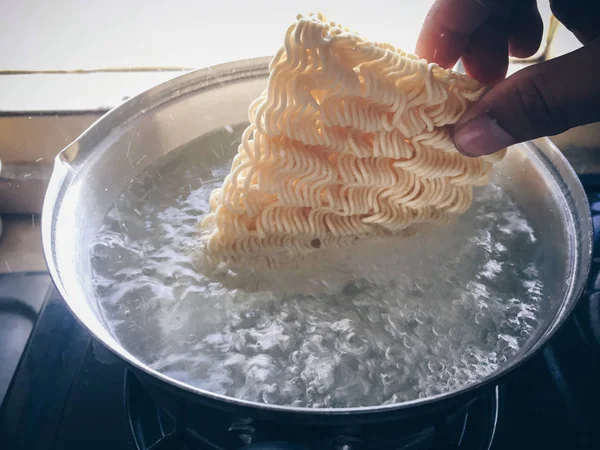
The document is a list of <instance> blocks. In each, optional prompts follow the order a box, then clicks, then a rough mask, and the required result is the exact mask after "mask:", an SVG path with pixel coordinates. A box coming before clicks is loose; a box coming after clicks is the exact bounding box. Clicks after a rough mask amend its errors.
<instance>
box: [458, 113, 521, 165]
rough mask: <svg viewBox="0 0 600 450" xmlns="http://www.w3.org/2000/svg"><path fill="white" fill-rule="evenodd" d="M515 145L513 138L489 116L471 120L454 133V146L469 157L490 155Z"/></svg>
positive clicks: (484, 115) (485, 115)
mask: <svg viewBox="0 0 600 450" xmlns="http://www.w3.org/2000/svg"><path fill="white" fill-rule="evenodd" d="M514 143H515V140H514V139H513V137H512V136H511V135H510V134H508V133H507V132H506V130H504V129H503V128H502V127H501V126H500V125H498V123H497V122H496V121H495V120H494V119H492V118H491V117H490V116H488V115H487V114H483V115H481V116H477V117H475V118H474V119H471V120H470V121H468V122H467V123H465V124H464V125H462V126H460V127H459V128H458V129H457V130H455V132H454V145H456V148H457V149H458V151H459V152H461V153H463V154H465V155H467V156H482V155H489V154H490V153H494V152H497V151H498V150H502V149H503V148H506V147H508V146H509V145H512V144H514Z"/></svg>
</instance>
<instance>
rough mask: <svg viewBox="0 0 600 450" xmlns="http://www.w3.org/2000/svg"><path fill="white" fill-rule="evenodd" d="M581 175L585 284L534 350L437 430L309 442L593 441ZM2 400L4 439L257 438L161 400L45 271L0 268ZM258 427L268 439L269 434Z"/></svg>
mask: <svg viewBox="0 0 600 450" xmlns="http://www.w3.org/2000/svg"><path fill="white" fill-rule="evenodd" d="M582 181H583V182H584V184H585V185H586V190H587V191H588V197H589V199H590V205H591V210H592V214H593V215H594V228H595V244H597V245H596V246H595V247H596V249H598V252H597V254H595V258H594V262H593V266H592V272H591V276H590V280H589V284H588V289H587V291H586V293H585V294H584V296H583V297H582V298H581V299H580V301H579V303H578V305H577V307H576V310H575V312H574V314H573V315H572V316H571V317H570V318H569V319H568V320H567V322H566V323H565V325H564V326H563V327H562V328H561V329H560V330H559V332H558V333H557V334H556V335H555V336H554V337H553V338H552V339H551V341H550V343H549V345H548V346H546V348H545V349H544V350H543V351H542V352H541V353H539V354H538V355H536V356H535V357H534V358H532V359H531V360H529V361H528V362H526V363H525V364H524V365H523V366H521V367H520V368H518V369H517V370H516V371H514V372H513V373H512V374H510V375H509V376H507V377H505V379H503V380H502V382H501V384H500V385H498V386H497V387H496V388H495V389H492V390H490V391H487V392H486V393H485V394H481V396H480V398H478V399H477V400H476V401H475V402H473V404H472V405H470V406H469V407H468V408H467V409H466V410H465V412H464V413H461V414H460V415H459V416H457V417H453V418H452V419H451V420H448V421H447V422H446V425H445V427H443V429H440V427H438V426H437V425H436V426H435V427H434V426H432V427H430V428H426V429H423V430H421V431H420V432H419V433H417V434H416V435H411V436H407V435H406V433H405V432H404V430H403V427H402V424H401V423H400V424H392V425H389V426H388V428H389V430H386V431H385V432H382V435H381V439H379V441H378V439H377V437H375V439H373V437H372V436H371V437H370V439H369V440H368V441H367V440H360V439H354V440H343V439H342V438H341V437H340V439H341V440H340V439H338V440H336V439H333V440H329V441H327V442H328V444H327V445H325V444H323V442H324V441H323V440H321V441H319V439H318V438H319V436H318V432H315V436H314V439H313V438H312V437H311V439H313V441H314V442H315V444H314V446H313V447H312V448H317V447H318V448H332V449H334V448H335V449H339V450H359V449H375V448H398V449H404V448H410V449H421V448H425V449H451V448H455V449H467V450H470V449H491V450H504V449H511V450H516V449H534V450H537V449H555V448H556V449H559V448H560V449H569V450H572V449H600V177H590V178H585V179H582ZM0 403H1V405H2V406H1V408H0V449H3V450H13V449H15V450H29V449H35V450H58V449H64V450H70V449H77V450H80V449H86V450H96V449H97V450H100V449H102V450H104V449H111V450H121V449H123V450H135V449H140V450H142V449H144V450H145V449H150V448H152V449H153V450H161V449H162V450H171V449H173V450H180V449H181V450H182V449H189V450H201V449H237V448H241V447H243V446H244V445H245V444H248V443H249V442H250V441H252V442H254V443H256V442H257V441H258V442H260V439H259V438H258V436H259V435H255V436H254V437H253V435H252V432H254V430H255V429H256V428H257V426H256V424H254V425H252V424H249V423H248V422H245V421H244V420H243V419H242V420H238V421H232V422H231V423H228V424H226V425H227V426H226V427H225V428H224V429H225V430H227V433H229V434H228V436H227V437H226V438H225V437H222V436H220V435H219V434H216V433H214V432H212V433H211V431H214V429H216V428H218V427H217V426H215V422H216V421H218V420H225V419H223V417H224V416H223V415H218V414H214V413H213V412H212V411H208V410H207V411H206V414H205V418H204V417H203V418H202V419H200V420H199V422H200V423H195V424H193V426H189V424H187V423H186V420H185V418H184V417H180V416H178V415H175V416H173V415H172V414H168V413H166V412H165V411H163V410H162V409H161V408H160V407H158V406H157V405H156V404H155V403H154V401H153V400H152V398H151V397H150V396H149V394H148V393H147V392H146V391H145V390H144V388H143V387H142V385H141V384H140V383H139V382H138V381H137V379H136V378H135V376H133V375H132V374H131V373H130V372H128V370H127V369H126V368H125V366H124V365H123V364H122V363H121V362H120V361H118V360H117V359H116V358H115V357H114V356H112V354H110V353H109V352H108V351H106V350H105V349H104V348H103V347H102V346H101V345H100V344H98V343H96V342H95V341H94V340H92V339H91V337H90V336H89V335H88V333H87V332H86V331H85V330H84V329H83V328H82V327H81V326H80V325H79V323H78V322H77V321H76V320H75V319H74V318H73V316H72V315H71V314H70V312H69V311H68V309H67V307H66V305H65V304H64V301H63V300H62V299H61V298H60V296H59V295H58V293H57V292H56V290H54V289H53V288H52V286H51V281H50V278H49V277H48V275H47V274H44V273H20V274H10V275H2V276H0ZM188 422H189V421H188ZM196 422H198V419H196ZM221 425H222V424H219V426H221ZM264 427H267V430H266V431H264V432H263V433H262V435H263V436H267V437H265V438H264V439H265V440H268V436H269V434H273V433H270V431H269V429H268V425H264V424H263V428H264ZM221 428H222V427H221ZM191 429H193V431H191ZM203 430H204V431H203ZM249 430H250V431H249ZM278 431H279V434H278V436H279V438H281V436H282V434H283V437H284V438H285V433H284V432H282V431H281V429H279V430H278ZM290 433H291V432H290ZM291 436H292V433H291V434H290V439H291ZM394 439H395V440H394ZM313 441H310V442H313ZM317 442H320V444H319V445H317V444H316V443H317ZM378 442H379V444H378ZM329 443H330V444H331V445H329ZM304 445H305V446H306V442H304ZM261 448H278V447H274V446H271V447H261ZM288 448H292V447H288Z"/></svg>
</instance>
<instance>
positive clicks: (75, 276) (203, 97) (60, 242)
mask: <svg viewBox="0 0 600 450" xmlns="http://www.w3.org/2000/svg"><path fill="white" fill-rule="evenodd" d="M268 61H269V59H268V58H259V59H252V60H246V61H240V62H233V63H229V64H224V65H221V66H216V67H212V68H207V69H203V70H198V71H195V72H193V73H189V74H186V75H184V76H181V77H179V78H176V79H174V80H171V81H169V82H166V83H164V84H161V85H159V86H157V87H154V88H152V89H150V90H148V91H146V92H144V93H143V94H140V95H138V96H137V97H135V98H132V99H131V100H129V101H127V102H125V103H124V104H122V105H121V106H119V107H117V108H115V109H114V110H112V111H111V112H109V113H108V114H106V115H105V116H104V117H102V118H101V119H100V120H99V121H98V122H96V123H95V124H94V125H93V126H92V127H90V128H89V129H88V130H87V131H86V132H85V133H84V134H83V135H82V136H81V137H79V138H78V139H77V140H76V141H75V142H73V143H72V144H71V145H70V146H69V147H67V148H66V149H65V150H63V151H62V152H61V153H60V154H59V156H58V157H57V159H56V165H55V169H54V173H53V175H52V179H51V181H50V185H49V188H48V191H47V194H46V199H45V204H44V210H43V218H42V228H43V242H44V251H45V255H46V259H47V263H48V267H49V269H50V273H51V274H52V277H53V279H54V282H55V283H56V286H57V288H58V289H59V291H60V293H61V294H62V296H63V297H64V299H65V301H66V302H67V304H68V306H69V307H70V309H71V311H72V312H73V314H74V315H75V316H76V317H77V318H78V319H79V321H80V322H81V323H82V324H83V325H84V326H85V327H86V328H87V329H88V330H89V332H90V333H91V334H92V335H93V336H94V337H95V338H96V339H97V340H99V341H100V342H102V343H103V344H104V345H105V346H106V347H108V348H109V349H110V350H112V351H113V352H114V353H115V354H116V355H118V356H119V357H120V358H122V359H123V360H124V361H126V362H127V363H128V364H129V365H130V366H131V367H132V368H134V369H135V371H136V372H137V373H138V374H139V376H140V378H141V379H142V380H145V381H152V380H154V381H155V382H157V383H158V384H159V385H160V389H159V390H162V389H164V388H166V389H167V390H171V391H176V392H179V393H180V394H183V396H184V397H186V398H187V399H188V400H191V401H201V402H209V403H212V404H216V405H218V406H223V407H231V408H241V409H243V410H246V411H248V413H249V414H250V413H252V411H255V412H257V413H260V414H277V415H278V417H279V418H281V417H282V415H285V414H288V415H290V417H291V416H292V415H293V416H294V417H295V418H296V419H297V418H298V417H300V416H303V417H309V416H310V417H312V418H314V417H321V418H332V417H334V418H335V417H337V418H347V417H356V416H357V415H358V416H363V417H364V416H369V415H370V416H373V415H377V414H380V413H386V412H387V413H390V412H392V411H395V412H396V413H398V412H401V411H406V410H411V409H412V410H415V408H416V407H426V406H434V405H439V404H440V402H441V401H442V400H445V401H450V400H452V399H456V398H457V396H458V395H459V394H465V395H468V394H472V393H473V391H474V389H476V388H478V387H482V386H485V385H487V384H489V382H491V381H493V380H495V379H497V378H498V377H500V376H502V375H504V374H506V373H507V372H508V371H510V370H511V369H513V368H515V367H516V366H517V365H518V364H520V363H521V362H522V361H524V360H525V359H527V358H528V357H530V356H531V355H533V354H534V353H535V352H537V351H538V350H540V348H541V347H542V346H543V345H544V343H545V342H546V341H547V340H548V339H549V338H550V337H551V336H552V335H553V334H554V332H555V331H556V330H557V328H558V327H559V326H560V325H561V323H562V322H563V321H564V320H565V318H566V317H567V315H568V314H569V312H570V311H571V310H572V309H573V306H574V305H575V303H576V301H577V299H578V297H579V295H580V294H581V292H582V290H583V288H584V285H585V282H586V279H587V275H588V270H589V266H590V259H591V252H592V228H591V218H590V213H589V208H588V204H587V200H586V197H585V193H584V191H583V188H582V186H581V184H580V183H579V180H578V179H577V176H576V175H575V173H574V171H573V170H572V169H571V167H570V166H569V164H568V163H567V162H566V160H565V158H564V157H563V156H562V154H561V153H560V151H558V150H557V149H556V148H555V147H554V146H553V145H552V144H551V142H550V141H549V140H548V139H542V140H539V141H537V142H529V143H526V144H522V145H518V146H515V147H514V148H512V149H511V150H510V151H509V153H508V155H507V157H506V158H505V160H504V161H503V162H502V163H501V164H500V165H499V166H498V168H497V171H496V174H495V182H496V183H497V184H499V185H500V186H502V187H503V189H505V190H506V191H507V192H508V193H509V194H510V195H511V196H512V197H513V199H514V200H515V201H516V202H517V203H518V204H519V205H520V207H521V209H522V210H524V211H525V212H526V216H527V218H528V220H529V221H530V223H531V224H532V225H533V226H534V228H535V229H536V230H537V232H538V235H539V239H538V244H539V246H540V250H541V251H542V252H543V254H544V257H545V262H544V266H543V273H542V277H543V282H544V286H545V296H546V297H547V298H546V299H545V302H546V305H548V307H547V310H545V311H544V312H543V314H542V317H540V318H539V323H540V326H539V328H538V329H537V330H536V332H535V333H534V334H533V336H532V337H531V338H530V339H529V341H528V342H526V343H525V345H524V346H523V348H522V349H521V351H520V353H519V354H518V356H517V357H516V358H514V359H513V360H512V361H510V362H509V363H507V364H506V365H504V366H503V367H501V368H499V370H497V371H496V372H494V373H492V374H490V375H489V376H488V377H486V378H484V379H482V380H481V381H480V382H479V383H477V384H475V385H470V386H467V387H463V388H462V389H459V390H457V391H454V392H450V393H445V394H440V395H436V396H434V397H430V398H425V399H418V400H414V401H410V402H405V403H402V404H395V405H386V406H380V407H368V408H347V409H326V410H325V409H323V410H315V409H308V408H295V407H284V406H277V405H266V404H258V403H252V402H248V401H242V400H238V399H234V398H229V397H225V396H222V395H217V394H214V393H211V392H207V391H204V390H202V389H199V388H197V387H194V386H189V385H186V384H184V383H182V382H180V381H178V380H175V379H172V378H169V377H167V376H165V375H163V374H161V373H159V372H157V371H155V370H153V369H151V368H150V367H147V366H146V365H144V364H143V363H142V362H141V361H139V360H138V359H136V358H135V357H134V356H132V355H131V354H130V353H129V352H128V351H127V350H126V349H124V348H123V347H122V346H121V345H120V344H119V342H118V341H117V340H116V339H115V337H114V336H113V335H112V334H111V333H110V331H109V330H108V328H107V327H106V326H105V324H104V321H103V319H102V316H101V314H100V311H99V308H98V305H97V304H96V300H95V297H94V293H93V291H92V285H91V282H90V281H91V266H90V242H91V241H92V237H93V236H94V235H95V233H96V232H97V230H98V228H99V226H100V224H101V222H102V220H103V217H104V215H105V214H106V212H107V211H108V209H109V208H110V206H111V204H112V203H113V201H114V200H115V199H116V198H117V197H118V195H119V194H120V193H121V192H122V191H123V190H124V188H125V187H126V186H127V185H128V183H130V181H131V180H132V179H133V178H135V177H136V176H137V175H138V174H140V173H141V172H142V171H143V170H144V168H145V167H147V166H149V165H150V164H152V163H154V162H155V161H156V160H158V159H159V158H161V157H163V156H165V155H166V154H167V153H169V152H171V151H172V150H174V149H177V148H178V147H180V146H182V145H184V144H186V143H188V142H190V141H192V140H195V139H196V138H198V137H200V136H202V135H204V134H206V133H209V132H212V131H215V130H220V129H223V127H227V126H231V125H236V124H241V123H244V122H246V121H247V108H248V105H249V104H250V102H251V100H252V99H254V98H255V97H256V96H258V95H259V94H260V93H261V91H262V90H263V89H264V88H265V85H266V80H267V75H268ZM206 151H207V152H209V151H210V149H206ZM416 409H419V408H416ZM324 420H326V419H324Z"/></svg>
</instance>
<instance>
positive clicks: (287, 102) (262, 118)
mask: <svg viewBox="0 0 600 450" xmlns="http://www.w3.org/2000/svg"><path fill="white" fill-rule="evenodd" d="M484 90H485V87H484V86H482V85H481V84H480V83H479V82H478V81H476V80H474V79H471V78H470V77H468V76H466V75H462V74H459V73H456V72H453V71H451V70H445V69H443V68H441V67H439V66H438V65H437V64H432V63H428V62H427V61H425V60H423V59H419V58H418V57H417V56H415V55H411V54H408V53H406V52H404V51H402V50H400V49H397V48H395V47H393V46H392V45H389V44H381V43H377V42H372V41H370V40H368V39H366V38H364V37H361V36H360V35H359V34H357V33H355V32H352V31H350V30H348V29H347V28H344V27H342V26H340V25H337V24H335V23H333V22H328V21H327V20H326V19H325V18H324V17H323V16H322V15H321V14H318V15H316V16H313V15H311V16H309V17H302V16H298V18H297V20H296V22H295V23H294V24H292V25H291V26H290V27H289V28H288V30H287V32H286V34H285V39H284V44H283V47H281V49H280V50H279V51H278V52H277V54H276V55H275V56H274V58H273V60H272V61H271V64H270V76H269V80H268V84H267V89H266V90H265V91H264V93H263V94H262V95H261V96H260V97H259V98H257V99H256V100H255V101H254V102H253V103H252V104H251V106H250V108H249V118H250V125H249V126H248V128H247V129H246V130H245V131H244V133H243V136H242V143H241V145H240V147H239V150H238V153H237V155H236V156H235V158H234V160H233V163H232V165H231V172H230V174H229V175H228V176H227V177H226V179H225V180H224V182H223V185H222V187H221V188H219V189H217V190H215V191H214V192H213V194H212V195H211V199H210V209H211V211H210V214H208V215H207V216H206V217H205V219H204V220H203V222H202V228H203V229H204V231H205V239H206V241H205V243H206V248H205V254H206V257H207V258H208V259H209V260H210V261H212V262H214V263H217V264H221V263H225V264H228V265H236V264H244V265H245V264H252V265H256V264H258V265H262V266H264V267H279V266H281V265H285V264H286V261H294V260H296V261H297V260H298V258H301V257H302V256H304V255H307V254H309V253H313V252H318V251H321V250H322V249H326V248H336V247H344V246H349V245H352V244H354V243H357V242H359V241H363V240H365V239H374V238H377V239H380V238H385V237H386V236H390V235H394V234H398V233H402V232H406V230H407V229H410V227H414V226H415V225H417V224H423V223H439V224H443V223H448V222H451V221H453V220H454V219H455V218H456V217H457V216H458V215H460V214H461V213H463V212H465V211H466V210H467V209H468V208H469V206H470V205H471V201H472V197H473V186H477V185H483V184H486V183H487V182H488V177H489V175H490V171H491V170H492V166H493V164H494V163H495V162H497V161H499V160H500V159H501V158H502V156H503V154H504V153H503V152H500V153H498V154H495V155H491V156H486V157H479V158H468V157H465V156H463V155H461V154H460V153H458V152H457V150H456V148H455V147H454V144H453V142H452V138H451V135H452V126H453V124H454V123H456V122H457V121H458V119H459V118H460V117H461V116H462V115H463V114H464V112H465V111H466V110H467V108H468V107H469V104H471V103H472V102H475V101H477V100H478V99H479V98H480V97H481V96H482V95H483V93H484Z"/></svg>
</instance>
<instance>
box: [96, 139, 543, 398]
mask: <svg viewBox="0 0 600 450" xmlns="http://www.w3.org/2000/svg"><path fill="white" fill-rule="evenodd" d="M237 131H239V130H236V133H235V134H234V135H229V134H224V136H226V137H227V136H229V137H227V138H226V137H223V136H221V137H219V138H218V139H216V140H217V141H218V142H221V144H222V143H223V142H225V143H226V144H225V146H224V147H223V146H222V145H221V144H220V145H221V146H220V147H218V148H212V150H213V151H212V152H207V151H200V150H203V148H202V146H203V145H209V144H207V143H206V142H204V143H202V142H201V143H197V144H195V145H192V146H191V147H190V148H187V149H184V150H181V151H179V152H176V153H175V156H171V157H169V158H168V160H164V161H160V162H159V164H158V165H156V166H155V167H152V168H150V169H148V170H147V171H145V172H144V174H143V175H142V176H141V177H139V178H138V179H136V180H135V181H134V182H133V183H132V184H131V185H130V187H129V188H128V189H127V190H126V191H125V192H124V193H123V194H122V195H121V196H120V198H119V199H118V200H117V201H116V203H115V205H114V206H113V208H112V209H111V210H110V212H109V213H108V214H107V216H106V218H105V221H104V225H103V226H102V229H101V230H100V231H99V233H98V235H97V238H96V240H95V242H94V244H93V250H92V265H93V269H94V279H93V283H94V288H95V292H96V295H97V298H98V302H99V304H100V307H101V310H102V312H103V314H104V317H105V320H106V322H107V323H108V324H109V326H110V328H111V330H112V332H113V333H114V335H115V336H116V337H117V339H118V340H119V341H120V342H121V344H122V345H123V346H124V347H125V348H126V349H127V350H128V351H130V352H131V353H132V354H133V355H135V356H136V357H138V358H139V359H140V360H142V361H143V362H144V363H146V364H148V365H150V366H152V367H153V368H155V369H157V370H159V371H161V372H163V373H165V374H167V375H169V376H171V377H174V378H177V379H179V380H181V381H183V382H186V383H188V384H191V385H195V386H199V387H201V388H204V389H207V390H209V391H213V392H217V393H220V394H225V395H228V396H231V397H237V398H241V399H246V400H252V401H258V402H265V403H272V404H280V405H294V406H306V407H314V408H325V407H353V406H367V405H378V404H384V403H385V404H389V403H397V402H403V401H407V400H411V399H415V398H423V397H427V396H431V395H435V394H438V393H442V392H448V391H451V390H454V389H457V388H459V387H461V386H464V385H466V384H469V383H473V382H475V381H477V380H479V379H481V378H482V377H484V376H486V375H488V374H490V373H491V372H493V371H494V370H496V369H497V368H498V367H500V366H501V365H502V364H503V363H505V362H507V361H508V360H510V359H511V358H512V357H514V355H515V354H516V353H517V352H518V351H519V349H520V347H521V346H522V344H523V342H524V341H525V340H526V339H527V338H528V337H529V336H530V335H531V334H532V332H533V331H534V330H535V328H536V326H537V319H536V317H537V312H538V310H539V309H540V306H541V305H540V303H541V301H542V291H543V286H542V284H541V282H540V279H539V267H540V257H539V255H538V254H537V252H536V246H535V242H536V237H535V233H534V230H533V229H532V227H531V226H530V225H529V223H528V222H527V220H526V219H525V217H524V215H523V214H521V212H520V211H519V210H518V208H517V207H516V205H515V204H514V203H513V202H512V201H511V199H510V198H509V197H508V196H507V195H506V194H505V193H503V192H502V190H501V189H500V188H498V187H496V186H493V185H490V186H486V187H484V188H479V189H478V190H477V191H476V195H475V200H474V204H473V207H472V208H471V209H470V210H469V212H468V213H467V214H465V215H464V216H463V217H461V218H460V220H459V221H458V223H457V224H455V225H450V226H445V227H436V228H434V229H425V228H424V229H423V230H421V231H419V232H418V233H417V234H416V235H414V236H412V237H410V238H403V239H393V240H386V241H385V242H379V243H375V244H368V245H367V244H366V245H362V246H360V247H354V248H350V249H343V250H338V251H335V252H330V253H328V254H324V255H323V256H320V257H319V260H318V261H317V262H314V263H313V264H310V267H308V268H305V269H303V270H300V271H287V272H276V273H263V274H247V275H245V276H238V277H237V278H235V279H232V278H231V277H229V278H228V279H226V280H224V279H221V278H218V277H214V276H209V275H207V274H205V273H203V272H202V270H201V269H199V267H201V265H200V266H199V264H198V260H199V258H198V254H197V252H198V227H197V223H198V220H199V219H200V218H201V217H202V216H203V215H204V214H206V212H207V210H208V196H209V193H210V192H211V191H212V190H213V189H214V188H216V187H218V185H219V183H220V182H221V180H222V179H223V177H224V176H225V175H226V174H227V171H228V169H229V161H228V155H231V154H232V153H231V152H232V151H233V150H234V149H235V143H233V142H232V143H231V145H230V141H233V136H236V135H237ZM226 139H229V140H226ZM213 141H215V139H214V138H213V140H212V141H211V142H213ZM211 145H212V144H211ZM198 146H200V147H198ZM204 150H206V149H204ZM207 154H208V156H207ZM232 280H233V281H232Z"/></svg>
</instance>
